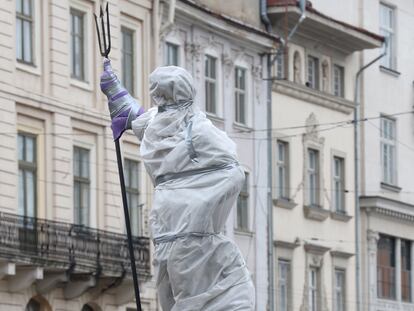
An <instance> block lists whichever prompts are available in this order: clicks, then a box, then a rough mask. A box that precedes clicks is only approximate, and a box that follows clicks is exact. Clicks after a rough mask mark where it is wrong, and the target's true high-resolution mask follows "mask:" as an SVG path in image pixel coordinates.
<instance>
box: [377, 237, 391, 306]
mask: <svg viewBox="0 0 414 311" xmlns="http://www.w3.org/2000/svg"><path fill="white" fill-rule="evenodd" d="M377 269H378V270H377V289H378V297H379V298H386V299H395V239H394V238H392V237H389V236H385V235H380V238H379V240H378V250H377Z"/></svg>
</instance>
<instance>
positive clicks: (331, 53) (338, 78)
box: [268, 1, 381, 310]
mask: <svg viewBox="0 0 414 311" xmlns="http://www.w3.org/2000/svg"><path fill="white" fill-rule="evenodd" d="M279 2H280V3H281V4H280V5H279V4H278V3H279ZM282 2H283V1H268V4H269V7H268V11H269V17H270V19H271V21H272V24H273V27H274V30H275V31H276V32H278V33H287V31H288V30H290V29H292V27H293V26H294V24H295V23H296V22H297V21H298V19H299V16H300V10H299V8H298V7H297V6H296V2H295V1H287V2H286V1H285V2H284V3H282ZM289 2H290V3H289ZM286 3H287V5H286ZM340 9H341V10H342V13H341V11H340ZM353 9H354V8H353V7H352V5H351V4H349V5H348V4H346V5H345V4H344V5H343V6H339V7H336V6H333V5H332V3H331V2H330V3H327V2H326V1H312V7H308V9H307V12H306V16H307V18H306V19H305V20H304V22H303V24H302V25H300V26H299V28H298V30H297V32H296V33H295V34H294V35H293V37H292V39H291V41H290V42H288V45H287V49H286V54H285V56H284V64H282V65H279V76H276V75H277V67H278V65H277V64H276V68H275V70H274V75H275V80H274V81H273V87H272V90H273V93H272V119H273V125H272V134H273V137H274V142H273V172H274V173H273V176H274V187H273V197H274V200H273V204H274V211H273V214H274V218H273V224H274V236H273V239H274V266H275V270H274V271H275V275H274V279H275V288H274V295H275V300H276V305H275V310H356V308H357V306H356V300H357V296H356V294H357V293H356V279H355V274H356V272H355V271H356V270H355V269H356V265H355V253H356V249H355V204H354V200H355V195H354V137H353V135H354V132H353V125H352V123H351V122H350V121H351V120H352V119H353V112H354V105H353V96H354V77H355V74H356V72H357V70H358V67H359V57H358V52H357V51H359V50H361V49H371V48H377V47H379V46H381V39H380V38H379V37H377V36H376V35H374V34H373V33H367V32H365V31H364V30H363V29H357V28H354V27H353V26H351V25H358V23H357V20H356V19H355V20H354V19H352V17H349V14H344V12H347V13H350V14H355V11H353ZM334 12H335V14H334ZM324 14H326V15H324ZM345 16H347V17H345ZM344 18H346V19H347V20H346V22H347V24H345V23H343V22H344V21H343V19H344ZM286 27H288V28H287V29H286ZM283 71H284V73H282V74H281V72H283ZM341 74H342V75H341ZM281 146H282V147H281ZM338 161H339V162H338ZM338 163H339V167H340V168H339V169H338V167H337V165H338ZM282 171H283V173H281V172H282ZM338 180H340V182H339V184H338Z"/></svg>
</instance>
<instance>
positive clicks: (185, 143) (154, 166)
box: [132, 67, 254, 311]
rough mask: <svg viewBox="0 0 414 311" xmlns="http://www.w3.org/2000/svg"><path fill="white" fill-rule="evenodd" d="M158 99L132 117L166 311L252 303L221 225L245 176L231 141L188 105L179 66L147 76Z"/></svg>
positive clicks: (213, 310) (218, 310) (189, 89)
mask: <svg viewBox="0 0 414 311" xmlns="http://www.w3.org/2000/svg"><path fill="white" fill-rule="evenodd" d="M150 87H151V89H150V93H151V97H152V100H153V101H154V103H155V104H156V105H157V106H158V107H156V108H152V109H150V110H149V111H147V112H145V113H144V114H142V115H141V116H139V117H138V118H137V119H135V120H134V121H133V122H132V129H133V131H134V133H135V134H136V135H137V137H138V138H139V139H141V147H140V151H141V156H142V158H143V162H144V165H145V168H146V170H147V172H148V173H149V175H150V176H151V179H152V181H153V183H154V185H155V191H154V202H153V208H152V211H151V215H150V224H151V230H152V236H153V238H154V245H155V253H154V265H155V269H156V278H157V287H158V290H159V297H160V301H161V306H162V309H163V311H169V310H172V311H189V310H194V311H195V310H197V311H200V310H203V311H232V310H254V288H253V285H252V282H251V279H250V275H249V272H248V270H247V268H246V264H245V262H244V260H243V258H242V255H241V253H240V251H239V249H238V248H237V246H236V245H235V244H234V243H233V242H232V241H231V240H230V239H229V238H227V237H225V236H224V235H223V234H222V232H223V230H224V225H225V222H226V220H227V218H228V215H229V212H230V210H231V208H232V207H233V206H234V205H235V202H236V199H237V196H238V194H239V192H240V190H241V187H242V185H243V182H244V172H243V170H242V169H241V168H240V167H239V164H238V161H237V155H236V146H235V144H234V143H233V141H231V140H230V139H229V138H228V137H227V135H226V134H225V133H224V132H223V131H221V130H219V129H217V128H216V127H215V126H214V125H213V124H212V123H211V122H210V121H209V120H208V119H207V118H206V116H205V114H204V113H203V112H201V111H200V110H199V109H198V108H197V107H195V106H194V105H193V98H194V96H195V90H194V87H193V81H192V77H191V76H190V74H189V73H188V72H186V71H185V70H184V69H182V68H179V67H160V68H158V69H157V70H156V71H155V72H154V73H152V74H151V76H150Z"/></svg>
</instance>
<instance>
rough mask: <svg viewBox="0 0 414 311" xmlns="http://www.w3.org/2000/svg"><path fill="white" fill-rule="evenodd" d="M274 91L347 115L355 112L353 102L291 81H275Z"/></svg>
mask: <svg viewBox="0 0 414 311" xmlns="http://www.w3.org/2000/svg"><path fill="white" fill-rule="evenodd" d="M272 89H273V91H274V92H277V93H280V94H284V95H287V96H291V97H294V98H297V99H300V100H303V101H305V102H307V103H313V104H315V105H319V106H322V107H325V108H329V109H332V110H335V111H339V112H343V113H346V114H350V113H351V112H353V111H354V104H353V102H351V101H349V100H347V99H345V98H342V97H338V96H334V95H331V94H328V93H325V92H322V91H319V90H315V89H312V88H310V87H307V86H305V85H301V84H297V83H294V82H291V81H287V80H274V81H273V87H272Z"/></svg>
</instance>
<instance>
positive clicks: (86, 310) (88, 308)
mask: <svg viewBox="0 0 414 311" xmlns="http://www.w3.org/2000/svg"><path fill="white" fill-rule="evenodd" d="M81 311H94V309H93V308H92V307H91V306H90V305H88V304H86V305H83V307H82V310H81Z"/></svg>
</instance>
